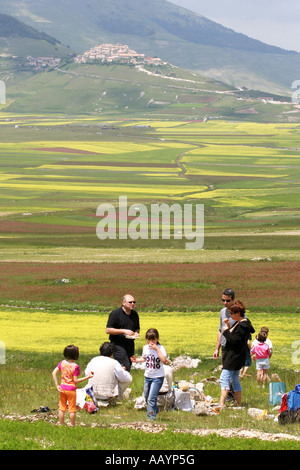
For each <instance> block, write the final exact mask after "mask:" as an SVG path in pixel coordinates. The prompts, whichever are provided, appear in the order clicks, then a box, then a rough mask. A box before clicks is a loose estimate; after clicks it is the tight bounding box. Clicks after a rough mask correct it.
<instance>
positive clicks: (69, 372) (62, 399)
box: [52, 344, 94, 426]
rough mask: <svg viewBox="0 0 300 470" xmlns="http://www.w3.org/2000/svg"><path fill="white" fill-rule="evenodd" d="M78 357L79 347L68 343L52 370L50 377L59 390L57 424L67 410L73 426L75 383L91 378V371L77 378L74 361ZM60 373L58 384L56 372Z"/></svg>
mask: <svg viewBox="0 0 300 470" xmlns="http://www.w3.org/2000/svg"><path fill="white" fill-rule="evenodd" d="M78 357H79V349H78V347H77V346H74V345H73V344H70V345H69V346H67V347H66V348H65V350H64V358H65V359H64V360H63V361H61V362H60V363H59V364H58V366H57V367H55V369H54V371H53V372H52V377H53V380H54V383H55V385H56V388H57V390H58V391H59V412H58V417H59V424H64V420H65V412H66V411H67V408H68V410H69V415H70V421H71V426H75V420H76V389H77V384H78V383H80V382H83V381H84V380H88V379H91V378H92V377H93V375H94V373H93V372H91V374H90V375H89V376H87V377H83V378H82V379H79V375H80V369H79V365H78V364H76V363H75V361H77V359H78ZM58 372H60V374H61V383H60V385H58V381H57V374H58Z"/></svg>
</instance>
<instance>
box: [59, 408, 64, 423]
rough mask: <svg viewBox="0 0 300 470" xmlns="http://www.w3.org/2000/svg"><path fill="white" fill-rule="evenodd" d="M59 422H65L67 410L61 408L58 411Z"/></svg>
mask: <svg viewBox="0 0 300 470" xmlns="http://www.w3.org/2000/svg"><path fill="white" fill-rule="evenodd" d="M58 422H59V424H64V422H65V412H64V411H61V410H59V412H58Z"/></svg>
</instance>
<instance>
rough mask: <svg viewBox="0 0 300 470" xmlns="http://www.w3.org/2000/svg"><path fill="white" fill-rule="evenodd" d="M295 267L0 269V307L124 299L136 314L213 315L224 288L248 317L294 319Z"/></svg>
mask: <svg viewBox="0 0 300 470" xmlns="http://www.w3.org/2000/svg"><path fill="white" fill-rule="evenodd" d="M299 268H300V262H298V261H295V262H290V261H278V262H276V261H274V262H273V261H272V262H267V261H264V262H251V261H249V262H226V263H178V264H176V263H171V264H161V263H158V264H154V263H140V264H139V263H131V264H123V263H122V264H114V263H26V262H24V263H22V262H20V263H19V262H12V263H6V262H2V263H0V286H1V294H0V304H2V305H9V306H10V307H11V306H24V307H27V308H28V307H30V306H32V307H44V308H47V309H49V308H50V309H51V308H55V309H58V308H61V309H66V310H70V309H71V310H72V309H74V310H77V309H82V310H87V311H89V310H101V311H103V310H104V311H108V310H110V309H111V308H115V307H116V306H118V305H119V304H120V302H121V299H122V296H123V294H125V293H131V294H132V295H134V296H135V298H136V300H137V309H138V310H140V311H148V312H151V311H153V312H154V311H163V310H166V311H179V312H180V311H184V312H188V311H209V310H211V311H215V310H219V309H220V304H221V300H220V299H221V293H222V290H223V289H224V288H226V287H232V288H233V289H234V290H235V291H236V297H237V298H238V299H239V300H242V301H243V302H244V303H245V304H246V306H247V308H248V309H249V311H253V312H278V313H285V312H288V313H298V312H299V313H300V308H299V305H300V302H299V297H300V296H299V292H300V289H299V287H300V286H299V275H297V273H299Z"/></svg>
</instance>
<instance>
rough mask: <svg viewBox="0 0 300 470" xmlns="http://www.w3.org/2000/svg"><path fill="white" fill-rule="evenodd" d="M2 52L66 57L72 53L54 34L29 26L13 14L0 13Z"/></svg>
mask: <svg viewBox="0 0 300 470" xmlns="http://www.w3.org/2000/svg"><path fill="white" fill-rule="evenodd" d="M0 52H1V53H5V54H7V55H9V54H12V55H16V56H20V57H24V56H27V55H39V56H43V55H55V56H57V57H65V56H68V55H70V54H71V51H70V49H68V48H67V47H65V46H63V45H62V44H61V43H60V41H57V40H56V39H55V38H53V37H52V36H49V35H48V34H46V33H44V32H40V31H38V30H37V29H35V28H33V27H31V26H28V25H27V24H25V23H23V22H22V21H19V20H17V19H16V18H14V17H13V16H10V15H5V14H1V13H0Z"/></svg>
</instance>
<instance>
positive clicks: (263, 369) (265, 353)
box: [251, 332, 272, 387]
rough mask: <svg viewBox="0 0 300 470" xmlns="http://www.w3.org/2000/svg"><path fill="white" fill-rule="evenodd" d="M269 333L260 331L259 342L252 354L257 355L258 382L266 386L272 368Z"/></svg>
mask: <svg viewBox="0 0 300 470" xmlns="http://www.w3.org/2000/svg"><path fill="white" fill-rule="evenodd" d="M266 339H267V335H266V333H264V332H260V333H259V334H258V335H257V342H256V344H255V345H254V347H253V348H252V350H251V354H252V356H255V360H256V370H257V382H258V384H261V383H262V384H263V387H265V385H266V382H267V378H268V369H270V361H269V358H270V357H271V354H272V353H271V351H270V349H269V346H268V345H267V344H266Z"/></svg>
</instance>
